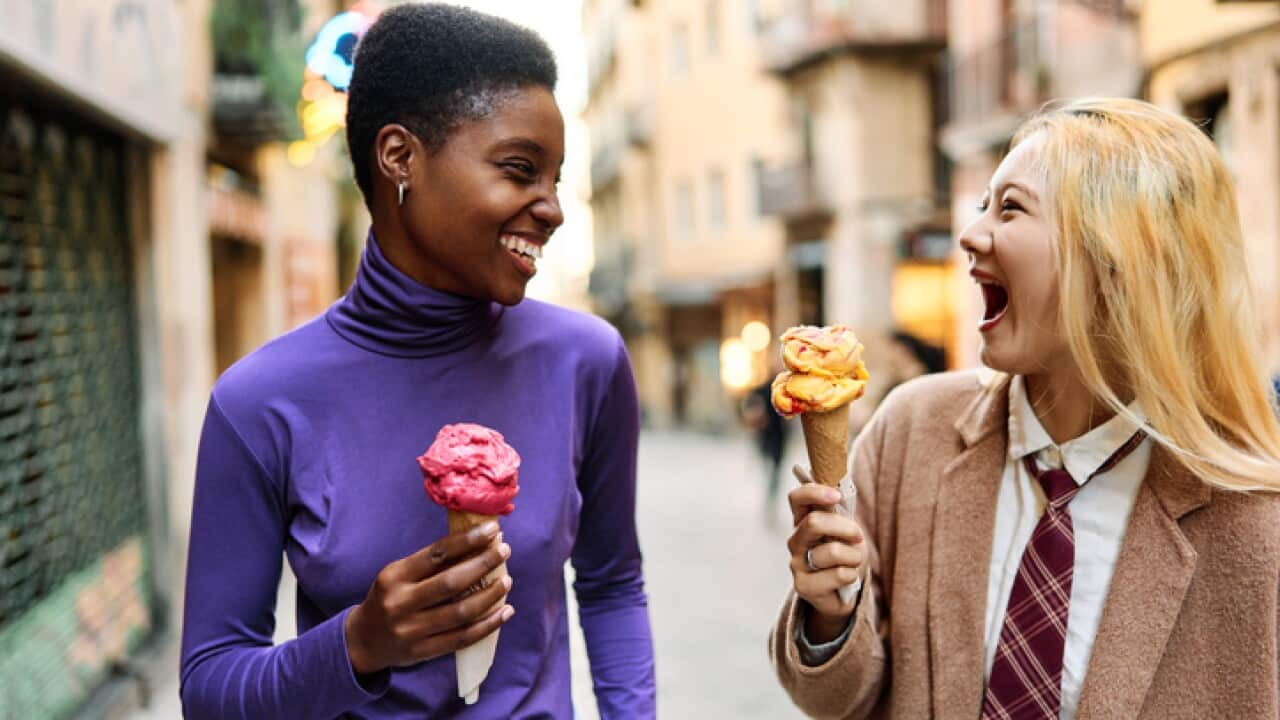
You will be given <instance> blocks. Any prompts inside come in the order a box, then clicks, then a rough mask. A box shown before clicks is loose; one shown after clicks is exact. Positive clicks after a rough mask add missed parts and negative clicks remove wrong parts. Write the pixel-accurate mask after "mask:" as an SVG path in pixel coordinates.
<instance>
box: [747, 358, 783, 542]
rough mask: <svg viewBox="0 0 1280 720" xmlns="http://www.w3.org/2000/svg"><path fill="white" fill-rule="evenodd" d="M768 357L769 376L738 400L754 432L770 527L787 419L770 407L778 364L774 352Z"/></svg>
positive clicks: (774, 513)
mask: <svg viewBox="0 0 1280 720" xmlns="http://www.w3.org/2000/svg"><path fill="white" fill-rule="evenodd" d="M770 358H772V360H771V362H770V367H769V378H768V379H767V380H766V381H765V382H764V383H762V384H760V385H758V386H756V387H754V388H752V390H751V392H749V393H748V394H747V396H746V397H744V398H743V400H742V419H743V424H744V425H746V427H747V428H748V429H750V430H751V431H752V433H753V434H754V435H755V441H756V449H757V450H758V451H759V453H760V462H761V467H762V469H763V473H762V474H763V476H764V489H765V491H764V508H763V512H764V520H765V524H766V525H768V526H770V527H772V526H773V525H775V524H776V523H777V517H778V507H777V505H778V489H779V488H780V487H781V486H782V456H783V453H784V452H785V451H786V447H787V437H788V435H790V432H789V430H790V423H789V422H788V421H787V419H786V418H784V417H782V416H781V415H779V414H778V413H777V412H775V411H774V409H773V390H772V383H773V377H774V375H776V374H777V373H778V371H779V370H781V368H782V363H781V361H780V360H778V359H777V355H776V353H775V354H770Z"/></svg>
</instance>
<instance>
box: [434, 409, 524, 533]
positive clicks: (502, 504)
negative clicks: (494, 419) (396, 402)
mask: <svg viewBox="0 0 1280 720" xmlns="http://www.w3.org/2000/svg"><path fill="white" fill-rule="evenodd" d="M418 467H420V468H421V469H422V482H423V486H424V487H425V488H426V490H427V495H428V496H429V497H430V498H431V499H432V500H433V501H435V502H436V503H437V504H438V505H441V506H443V507H445V508H447V509H449V510H454V511H459V512H469V513H476V514H478V515H509V514H510V513H511V511H512V510H514V509H515V505H514V504H513V502H512V501H513V500H515V497H516V493H518V492H519V491H520V486H519V483H518V479H519V475H520V454H519V453H517V452H516V451H515V448H513V447H511V446H510V445H508V444H507V442H506V439H505V438H503V437H502V433H500V432H498V431H497V430H493V429H491V428H487V427H485V426H483V425H473V424H471V423H457V424H455V425H445V426H444V427H443V428H441V429H440V432H439V434H437V435H436V439H435V442H433V443H431V447H430V448H428V449H427V451H426V452H425V453H423V454H422V455H421V456H419V457H418Z"/></svg>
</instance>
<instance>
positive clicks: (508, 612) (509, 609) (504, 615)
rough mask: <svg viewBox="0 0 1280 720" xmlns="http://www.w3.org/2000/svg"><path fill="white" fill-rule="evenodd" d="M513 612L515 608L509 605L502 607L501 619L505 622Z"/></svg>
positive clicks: (514, 612)
mask: <svg viewBox="0 0 1280 720" xmlns="http://www.w3.org/2000/svg"><path fill="white" fill-rule="evenodd" d="M515 614H516V609H515V608H513V607H511V606H510V605H508V606H506V607H504V608H502V621H503V622H506V621H508V620H510V619H511V616H512V615H515Z"/></svg>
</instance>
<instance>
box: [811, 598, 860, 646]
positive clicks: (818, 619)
mask: <svg viewBox="0 0 1280 720" xmlns="http://www.w3.org/2000/svg"><path fill="white" fill-rule="evenodd" d="M808 610H809V611H808V612H807V613H805V618H804V635H805V637H806V638H808V639H809V642H812V643H814V644H815V645H821V644H823V643H829V642H831V641H832V640H835V639H836V638H838V637H840V634H841V633H843V632H844V629H845V628H846V627H848V626H849V619H850V618H851V617H853V610H852V609H850V611H849V612H848V613H844V614H836V615H828V614H825V613H821V612H818V610H817V608H815V607H813V606H812V605H810V606H809V608H808Z"/></svg>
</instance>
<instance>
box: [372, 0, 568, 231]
mask: <svg viewBox="0 0 1280 720" xmlns="http://www.w3.org/2000/svg"><path fill="white" fill-rule="evenodd" d="M530 86H541V87H545V88H547V89H548V90H552V91H554V90H555V86H556V62H555V57H554V56H553V55H552V53H551V49H550V48H549V47H547V44H546V42H545V41H543V39H542V38H541V37H539V36H538V34H537V33H535V32H533V31H532V30H529V29H527V28H523V27H521V26H519V25H516V24H515V23H512V22H510V21H507V20H504V19H502V18H498V17H494V16H492V15H486V14H484V13H481V12H476V11H475V10H469V9H467V8H461V7H457V6H453V5H444V4H440V3H429V4H416V3H415V4H406V5H399V6H396V7H393V8H391V9H389V10H387V11H386V12H384V13H382V14H381V15H380V16H379V17H378V20H377V21H376V22H374V24H373V25H372V26H371V27H370V28H369V29H368V31H367V32H366V33H365V35H364V37H363V38H362V39H361V40H360V43H359V45H358V46H357V47H356V53H355V63H354V69H353V73H352V77H351V86H350V88H349V90H348V93H349V97H348V102H347V146H348V148H349V149H350V151H351V162H352V165H353V167H354V170H355V176H356V184H357V185H359V186H360V191H361V192H362V193H364V197H365V204H366V205H368V206H369V208H370V209H371V210H372V208H373V168H372V163H373V158H372V150H373V143H374V140H375V139H376V138H377V136H378V131H380V130H381V129H382V128H383V127H385V126H386V125H390V124H393V123H398V124H400V125H403V126H404V127H405V128H407V129H408V130H409V131H410V132H412V133H413V134H414V135H415V136H417V137H418V139H419V140H421V141H422V142H423V143H424V144H425V145H426V146H427V148H428V150H430V151H433V152H434V151H436V150H439V149H440V148H441V147H443V146H444V144H445V141H447V140H448V138H449V136H450V135H451V134H452V133H453V132H454V131H456V130H457V129H458V128H459V127H460V126H461V125H462V124H463V123H464V122H467V121H470V120H479V119H481V118H483V117H486V116H487V115H488V114H489V113H491V112H493V109H494V107H495V106H496V104H497V103H498V102H499V101H500V100H501V97H502V95H503V94H504V93H506V92H510V91H513V90H518V89H522V88H526V87H530Z"/></svg>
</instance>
